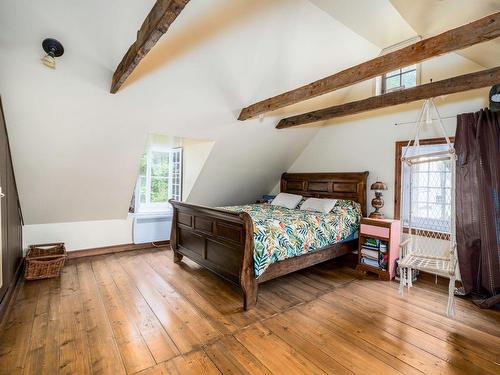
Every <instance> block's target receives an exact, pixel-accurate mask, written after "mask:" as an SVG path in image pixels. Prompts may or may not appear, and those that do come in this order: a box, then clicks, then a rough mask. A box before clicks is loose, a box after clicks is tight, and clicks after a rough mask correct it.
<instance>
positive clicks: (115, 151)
mask: <svg viewBox="0 0 500 375" xmlns="http://www.w3.org/2000/svg"><path fill="white" fill-rule="evenodd" d="M153 3H154V1H153V0H141V1H134V0H108V1H101V0H86V1H80V2H77V1H67V0H47V1H43V2H42V1H36V2H34V1H29V0H3V1H2V2H1V3H0V53H1V55H2V61H1V62H0V93H1V94H2V99H3V103H4V110H5V115H6V120H7V125H8V130H9V135H10V140H11V147H12V153H13V159H14V169H15V173H16V178H17V182H18V188H19V192H20V198H21V204H22V208H23V213H24V218H25V221H26V223H27V224H37V223H50V222H69V221H84V220H105V219H115V218H124V217H125V216H126V213H127V208H128V203H129V201H130V197H131V194H132V191H133V188H134V183H135V179H136V174H137V167H138V161H139V156H140V154H141V152H142V151H143V148H144V145H145V141H146V137H147V134H148V133H150V132H154V133H160V134H168V135H172V136H178V137H188V138H199V139H208V140H213V141H215V145H214V147H213V149H212V152H211V154H210V156H209V157H208V159H207V162H206V163H205V166H204V168H203V170H202V171H201V174H200V176H199V177H198V179H197V180H196V184H195V186H194V187H193V189H192V191H191V194H190V200H191V201H194V202H197V203H202V204H208V205H212V204H223V203H224V204H226V203H236V202H245V201H251V200H252V199H254V198H255V197H256V196H257V195H258V194H261V193H265V192H268V191H269V190H270V189H271V188H272V187H273V186H274V184H275V183H276V181H277V179H278V177H279V175H280V174H281V173H282V172H283V171H285V170H287V168H288V167H289V166H290V165H291V163H292V162H293V161H294V160H295V158H296V157H297V156H298V155H299V153H300V152H301V150H302V149H303V148H304V146H305V145H306V144H307V143H308V142H309V140H310V139H311V137H312V136H313V135H314V134H315V133H316V131H317V130H316V129H315V128H303V129H295V130H293V131H286V132H285V131H277V130H275V129H274V124H275V122H276V116H277V115H278V114H279V113H287V114H288V113H294V112H296V111H299V110H303V109H306V108H308V107H309V106H312V105H318V104H319V103H322V102H324V101H328V103H333V102H336V101H337V102H338V101H339V100H340V99H341V98H342V95H343V93H342V91H340V92H339V93H336V94H333V95H327V96H325V97H322V98H319V99H316V100H313V101H310V102H308V103H305V104H301V105H298V106H295V107H292V108H288V109H286V110H282V111H280V112H278V113H276V114H272V115H270V116H268V117H266V118H264V119H262V120H259V119H255V120H252V121H247V122H244V123H241V122H238V121H237V120H236V118H237V115H238V112H239V110H240V109H241V108H242V107H244V106H246V105H248V104H250V103H252V102H254V101H256V100H259V99H263V98H266V97H268V96H271V95H275V94H277V93H280V92H282V91H284V90H286V89H291V88H294V87H295V86H297V85H301V84H305V83H308V82H310V81H312V80H315V79H317V78H319V77H322V76H324V75H327V74H331V73H332V72H335V71H338V70H340V69H343V68H346V67H348V66H350V65H353V64H355V63H359V62H362V61H364V60H366V59H367V58H371V57H373V56H376V55H377V54H378V52H379V48H377V47H375V46H374V45H373V44H372V43H370V42H368V41H367V40H365V39H363V38H361V37H360V36H359V35H358V34H356V33H354V32H353V31H351V30H350V29H348V28H347V27H346V26H344V25H343V24H341V23H340V22H338V21H336V20H334V19H332V17H330V16H328V15H327V14H326V13H325V12H323V11H322V10H321V9H319V8H318V7H316V6H314V5H313V4H312V3H310V2H309V1H306V0H252V1H248V0H210V1H209V0H204V1H197V0H193V1H192V2H191V3H190V4H189V5H188V6H187V7H186V9H185V10H184V11H183V12H182V14H181V16H180V17H179V18H178V20H177V21H176V22H175V23H174V25H173V26H172V27H171V29H170V30H169V32H168V33H167V34H166V35H165V36H164V37H163V38H162V39H161V41H160V43H159V44H158V45H157V46H156V47H155V48H154V49H153V50H152V51H151V53H150V54H149V55H148V56H147V57H146V58H145V59H144V61H143V62H142V63H141V64H140V66H139V68H138V69H137V71H136V72H135V73H134V74H133V75H132V76H131V77H130V80H129V82H127V84H126V85H125V86H124V87H123V88H122V90H121V91H120V92H119V93H118V94H116V95H112V94H109V87H110V83H111V76H112V74H113V71H114V69H115V67H116V65H117V64H118V62H119V61H120V60H121V58H122V56H123V54H124V53H125V51H126V50H127V48H128V47H129V45H130V44H131V43H132V41H133V40H134V39H135V34H136V31H137V29H138V28H139V26H140V24H141V23H142V21H143V19H144V17H145V16H146V14H147V13H148V11H149V9H150V8H151V7H152V5H153ZM45 37H55V38H57V39H59V40H60V41H61V42H62V43H63V44H64V46H65V49H66V52H65V54H64V56H63V57H62V58H60V59H58V66H57V70H55V71H52V70H50V69H47V68H46V67H44V66H42V64H41V63H40V61H39V59H40V57H41V56H42V55H43V53H42V49H41V41H42V40H43V39H44V38H45Z"/></svg>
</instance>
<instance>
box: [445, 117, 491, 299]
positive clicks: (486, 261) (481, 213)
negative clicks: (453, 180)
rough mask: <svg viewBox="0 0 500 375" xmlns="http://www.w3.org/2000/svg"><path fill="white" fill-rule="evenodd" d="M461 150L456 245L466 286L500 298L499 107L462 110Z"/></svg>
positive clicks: (469, 291)
mask: <svg viewBox="0 0 500 375" xmlns="http://www.w3.org/2000/svg"><path fill="white" fill-rule="evenodd" d="M455 149H456V152H457V156H458V160H457V185H456V216H457V217H456V218H457V246H458V248H457V250H458V261H459V265H460V273H461V276H462V283H463V285H464V289H465V292H466V293H467V294H471V295H472V297H473V299H474V302H476V303H477V304H478V305H480V306H481V307H491V306H493V305H495V304H497V303H500V294H499V293H500V201H499V194H500V112H492V111H490V110H487V109H485V110H481V111H479V112H476V113H465V114H461V115H459V116H458V118H457V132H456V135H455Z"/></svg>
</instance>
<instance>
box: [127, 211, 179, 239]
mask: <svg viewBox="0 0 500 375" xmlns="http://www.w3.org/2000/svg"><path fill="white" fill-rule="evenodd" d="M171 228H172V214H164V215H151V214H149V215H141V214H136V215H135V216H134V225H133V229H132V233H133V234H132V235H133V241H134V243H135V244H141V243H150V242H159V241H167V240H170V230H171Z"/></svg>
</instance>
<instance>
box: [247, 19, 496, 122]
mask: <svg viewBox="0 0 500 375" xmlns="http://www.w3.org/2000/svg"><path fill="white" fill-rule="evenodd" d="M498 36H500V12H497V13H494V14H491V15H489V16H487V17H484V18H481V19H480V20H477V21H474V22H472V23H469V24H467V25H463V26H460V27H457V28H456V29H452V30H449V31H446V32H444V33H442V34H439V35H436V36H434V37H431V38H428V39H424V40H421V41H419V42H417V43H415V44H412V45H410V46H408V47H404V48H401V49H399V50H397V51H394V52H391V53H388V54H386V55H383V56H379V57H376V58H374V59H372V60H369V61H367V62H364V63H362V64H359V65H356V66H353V67H351V68H348V69H346V70H343V71H341V72H339V73H336V74H334V75H331V76H329V77H326V78H323V79H320V80H318V81H315V82H312V83H310V84H308V85H305V86H302V87H299V88H297V89H295V90H291V91H288V92H285V93H283V94H281V95H277V96H274V97H272V98H269V99H266V100H263V101H260V102H258V103H255V104H252V105H251V106H249V107H246V108H244V109H243V110H242V111H241V113H240V116H239V118H238V119H239V120H242V121H243V120H247V119H249V118H251V117H255V116H257V115H260V114H262V113H266V112H270V111H274V110H276V109H279V108H283V107H286V106H288V105H292V104H295V103H299V102H302V101H304V100H307V99H311V98H314V97H316V96H319V95H323V94H326V93H329V92H332V91H335V90H338V89H340V88H343V87H347V86H350V85H353V84H355V83H358V82H362V81H365V80H367V79H370V78H374V77H377V76H379V75H382V74H384V73H386V72H389V71H391V70H394V69H398V68H401V67H405V66H408V65H412V64H415V63H418V62H420V61H423V60H426V59H428V58H431V57H434V56H438V55H442V54H445V53H448V52H452V51H456V50H460V49H463V48H466V47H469V46H472V45H474V44H477V43H481V42H484V41H487V40H491V39H494V38H497V37H498Z"/></svg>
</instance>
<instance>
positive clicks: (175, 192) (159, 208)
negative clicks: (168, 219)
mask: <svg viewBox="0 0 500 375" xmlns="http://www.w3.org/2000/svg"><path fill="white" fill-rule="evenodd" d="M158 152H159V153H165V154H168V155H169V169H168V176H167V177H166V178H167V180H168V182H169V183H168V192H167V201H166V202H161V203H151V180H152V176H151V169H152V158H153V153H158ZM145 154H146V202H145V203H141V201H140V200H141V196H140V194H141V193H140V187H141V175H139V176H137V181H136V184H135V202H134V204H135V213H137V214H142V213H155V214H161V213H169V212H171V211H172V205H171V204H170V203H168V200H169V199H175V200H179V201H180V200H182V148H181V147H179V148H174V149H169V150H165V149H162V148H158V147H151V148H150V149H148V151H147V152H146V153H145ZM175 156H178V160H177V161H175V162H173V160H174V157H175ZM174 166H175V167H176V168H177V169H176V168H174ZM176 171H177V172H176Z"/></svg>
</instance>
